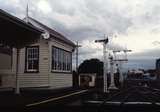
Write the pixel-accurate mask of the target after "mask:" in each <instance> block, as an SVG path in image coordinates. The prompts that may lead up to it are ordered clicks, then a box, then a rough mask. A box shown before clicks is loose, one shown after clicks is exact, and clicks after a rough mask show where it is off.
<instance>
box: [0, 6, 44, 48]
mask: <svg viewBox="0 0 160 112" xmlns="http://www.w3.org/2000/svg"><path fill="white" fill-rule="evenodd" d="M0 31H1V37H0V44H3V45H6V46H10V47H15V48H21V47H24V46H26V45H29V44H32V43H34V42H35V41H37V40H38V39H39V37H40V35H41V33H42V31H41V30H40V29H37V28H36V27H34V26H32V25H29V24H27V23H26V22H24V21H23V20H21V19H19V18H17V17H15V16H12V15H11V14H9V13H7V12H5V11H3V10H1V9H0Z"/></svg>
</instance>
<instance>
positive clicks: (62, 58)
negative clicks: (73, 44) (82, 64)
mask: <svg viewBox="0 0 160 112" xmlns="http://www.w3.org/2000/svg"><path fill="white" fill-rule="evenodd" d="M71 69H72V53H71V52H68V51H65V50H63V49H60V48H57V47H52V71H60V72H69V71H71Z"/></svg>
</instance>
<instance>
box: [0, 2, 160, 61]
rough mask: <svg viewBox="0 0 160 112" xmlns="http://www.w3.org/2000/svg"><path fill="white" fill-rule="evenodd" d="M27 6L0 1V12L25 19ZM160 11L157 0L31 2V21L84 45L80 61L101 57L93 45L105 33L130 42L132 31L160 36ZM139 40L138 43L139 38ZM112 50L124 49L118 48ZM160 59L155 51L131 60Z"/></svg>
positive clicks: (24, 3) (21, 3)
mask: <svg viewBox="0 0 160 112" xmlns="http://www.w3.org/2000/svg"><path fill="white" fill-rule="evenodd" d="M26 4H27V1H26V0H0V8H1V9H3V10H6V11H7V12H9V13H11V14H13V15H15V16H17V17H20V18H24V17H25V11H26ZM159 9H160V4H159V1H158V0H153V1H150V0H146V1H139V0H134V2H133V1H128V0H123V1H118V0H94V1H93V0H68V1H66V0H29V15H30V16H31V17H33V18H35V19H37V20H38V21H40V22H42V23H43V24H46V25H47V26H49V27H51V28H53V29H55V30H56V31H58V32H60V33H62V34H63V35H65V36H66V37H67V38H69V39H71V40H72V41H74V42H75V41H79V42H80V44H83V45H82V46H83V47H82V48H80V60H81V61H82V60H84V59H86V58H92V57H94V58H95V57H97V58H101V57H102V52H101V51H102V47H98V46H96V45H93V44H94V42H93V41H94V40H95V39H102V38H104V37H103V34H104V33H105V34H115V33H118V34H119V35H121V36H127V37H128V38H130V35H132V34H131V33H130V32H129V31H131V32H134V31H135V32H136V31H137V30H138V29H136V28H140V30H142V29H143V30H147V31H148V29H149V31H150V29H151V33H153V34H157V35H158V34H159V33H160V31H159V28H160V26H159V23H160V21H159V19H160V10H159ZM143 30H142V31H143ZM136 36H137V37H136V38H137V39H138V36H139V35H138V34H137V35H136ZM158 41H159V40H158ZM133 43H134V42H133ZM87 44H89V45H88V46H87ZM94 46H96V47H94ZM110 47H111V48H114V49H122V47H121V46H120V45H116V44H115V45H113V44H112V45H111V46H110ZM137 49H138V47H137ZM158 56H160V51H159V50H158V49H153V50H151V51H148V52H141V53H136V54H133V55H132V56H130V58H131V59H134V58H140V59H144V58H145V59H149V58H152V59H155V58H157V57H158ZM136 62H138V61H136Z"/></svg>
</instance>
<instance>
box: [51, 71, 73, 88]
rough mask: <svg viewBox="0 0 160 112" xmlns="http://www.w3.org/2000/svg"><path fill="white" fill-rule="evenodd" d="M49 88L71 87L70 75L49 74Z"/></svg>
mask: <svg viewBox="0 0 160 112" xmlns="http://www.w3.org/2000/svg"><path fill="white" fill-rule="evenodd" d="M50 85H51V88H64V87H72V74H67V73H50Z"/></svg>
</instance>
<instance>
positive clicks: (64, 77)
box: [49, 39, 73, 88]
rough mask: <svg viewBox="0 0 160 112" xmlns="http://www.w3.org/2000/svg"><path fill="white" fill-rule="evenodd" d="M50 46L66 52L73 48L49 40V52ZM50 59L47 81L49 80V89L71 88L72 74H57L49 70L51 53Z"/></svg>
mask: <svg viewBox="0 0 160 112" xmlns="http://www.w3.org/2000/svg"><path fill="white" fill-rule="evenodd" d="M52 46H55V47H58V48H61V49H64V50H66V51H69V52H72V49H73V47H71V46H69V45H67V44H64V43H62V42H59V41H56V40H53V39H52V40H51V41H49V50H51V49H52ZM49 53H50V55H49V56H50V57H49V60H50V61H49V62H50V64H49V71H50V72H49V77H50V78H49V79H50V81H49V82H50V87H51V88H64V87H71V86H72V73H71V72H63V71H59V72H54V71H52V69H51V62H52V61H51V60H52V59H51V56H52V52H51V51H50V52H49Z"/></svg>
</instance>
